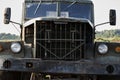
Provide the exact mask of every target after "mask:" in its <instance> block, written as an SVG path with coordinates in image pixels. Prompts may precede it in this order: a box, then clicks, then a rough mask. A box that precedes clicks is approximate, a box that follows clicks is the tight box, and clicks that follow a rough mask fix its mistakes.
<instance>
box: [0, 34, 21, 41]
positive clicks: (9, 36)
mask: <svg viewBox="0 0 120 80" xmlns="http://www.w3.org/2000/svg"><path fill="white" fill-rule="evenodd" d="M0 40H20V36H18V35H15V34H10V33H7V34H6V33H0Z"/></svg>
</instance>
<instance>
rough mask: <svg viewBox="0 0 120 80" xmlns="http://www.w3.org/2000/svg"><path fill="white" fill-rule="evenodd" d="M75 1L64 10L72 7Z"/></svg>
mask: <svg viewBox="0 0 120 80" xmlns="http://www.w3.org/2000/svg"><path fill="white" fill-rule="evenodd" d="M76 2H77V1H74V2H72V3H71V4H70V5H68V6H67V7H66V8H65V9H64V10H67V9H68V8H70V7H71V6H73V5H74V4H75V3H76Z"/></svg>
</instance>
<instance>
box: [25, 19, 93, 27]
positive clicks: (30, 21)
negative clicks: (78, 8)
mask: <svg viewBox="0 0 120 80" xmlns="http://www.w3.org/2000/svg"><path fill="white" fill-rule="evenodd" d="M36 21H61V22H82V23H89V24H90V26H91V27H94V25H93V24H92V23H91V22H90V21H89V20H88V19H85V18H79V19H78V18H61V17H55V18H53V17H38V18H34V19H31V20H29V21H26V22H25V23H24V24H23V26H24V27H26V26H29V25H31V24H33V23H35V22H36Z"/></svg>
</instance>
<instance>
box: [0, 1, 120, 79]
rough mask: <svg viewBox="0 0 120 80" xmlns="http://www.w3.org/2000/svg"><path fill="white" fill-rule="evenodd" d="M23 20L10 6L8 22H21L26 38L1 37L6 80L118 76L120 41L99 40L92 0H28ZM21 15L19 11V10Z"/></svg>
mask: <svg viewBox="0 0 120 80" xmlns="http://www.w3.org/2000/svg"><path fill="white" fill-rule="evenodd" d="M22 9H23V10H22V20H21V23H17V22H15V21H12V20H11V19H10V18H11V8H9V7H8V8H5V12H4V23H5V24H9V23H14V24H18V25H19V26H20V28H21V40H19V41H7V42H6V41H2V42H0V79H1V80H7V79H9V80H119V78H120V43H117V42H96V41H95V28H96V26H99V25H103V24H108V23H110V25H115V24H116V11H115V10H114V9H110V14H109V18H110V19H109V21H108V22H105V23H101V24H98V25H95V22H94V4H93V2H92V1H91V0H25V1H24V2H23V8H22ZM16 15H17V14H16Z"/></svg>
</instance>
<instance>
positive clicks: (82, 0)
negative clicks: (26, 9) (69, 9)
mask: <svg viewBox="0 0 120 80" xmlns="http://www.w3.org/2000/svg"><path fill="white" fill-rule="evenodd" d="M40 1H42V2H47V1H48V2H49V1H51V2H54V1H55V2H57V1H58V2H63V1H66V2H81V3H92V1H91V0H25V2H40Z"/></svg>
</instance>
